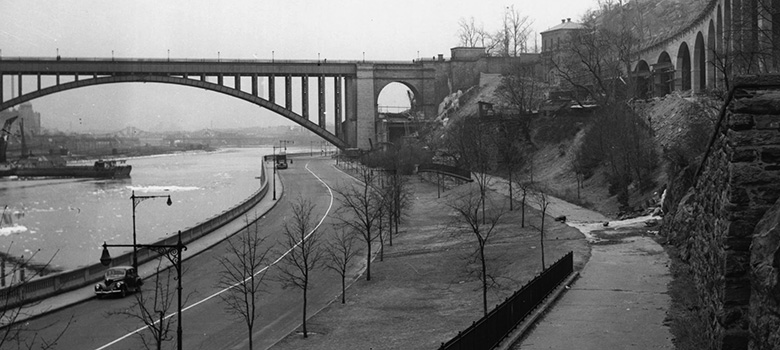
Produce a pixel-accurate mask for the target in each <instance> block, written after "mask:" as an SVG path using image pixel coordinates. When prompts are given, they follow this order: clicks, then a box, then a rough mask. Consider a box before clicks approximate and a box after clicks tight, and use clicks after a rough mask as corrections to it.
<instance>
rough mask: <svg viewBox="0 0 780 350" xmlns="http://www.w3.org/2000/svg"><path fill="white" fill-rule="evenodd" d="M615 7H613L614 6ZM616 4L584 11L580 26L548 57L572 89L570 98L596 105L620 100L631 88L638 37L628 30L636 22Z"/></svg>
mask: <svg viewBox="0 0 780 350" xmlns="http://www.w3.org/2000/svg"><path fill="white" fill-rule="evenodd" d="M616 8H617V10H616ZM621 8H622V7H621V6H620V5H617V4H612V3H611V2H610V3H609V4H605V5H603V6H602V7H601V8H600V9H599V10H597V11H591V12H589V13H588V14H586V16H585V18H584V20H583V22H584V23H583V27H584V28H583V29H581V30H577V31H575V32H573V33H572V34H571V36H570V37H569V38H568V39H567V40H566V43H565V44H564V45H562V47H564V48H565V49H561V50H557V51H556V52H555V53H554V54H553V55H552V58H551V60H550V63H551V64H552V65H553V67H554V68H555V71H556V74H557V75H558V77H559V78H560V80H562V81H563V82H564V83H565V84H566V85H568V87H570V88H572V89H574V90H575V94H574V96H573V97H574V99H575V100H576V101H577V102H578V103H580V104H584V100H592V101H595V102H596V103H597V104H598V105H600V106H607V105H614V104H620V103H622V101H625V100H627V99H628V98H630V96H628V95H627V93H626V92H628V91H634V88H633V81H632V79H630V78H629V77H627V76H626V74H625V73H624V72H630V71H631V63H632V61H633V57H634V54H635V53H636V52H637V50H638V49H639V45H640V41H639V38H638V36H637V34H635V32H634V31H633V30H632V29H633V27H634V26H635V25H636V23H634V21H633V20H632V17H631V16H630V14H629V13H627V12H624V11H622V10H620V9H621Z"/></svg>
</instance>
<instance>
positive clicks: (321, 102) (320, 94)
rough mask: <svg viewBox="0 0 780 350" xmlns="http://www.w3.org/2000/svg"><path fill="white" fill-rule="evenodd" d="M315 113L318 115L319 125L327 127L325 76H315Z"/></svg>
mask: <svg viewBox="0 0 780 350" xmlns="http://www.w3.org/2000/svg"><path fill="white" fill-rule="evenodd" d="M317 102H318V107H317V112H318V113H317V114H318V116H319V126H320V127H321V128H323V129H327V124H328V123H327V121H326V119H325V116H326V114H325V76H322V75H320V76H317Z"/></svg>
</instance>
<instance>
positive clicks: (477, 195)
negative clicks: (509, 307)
mask: <svg viewBox="0 0 780 350" xmlns="http://www.w3.org/2000/svg"><path fill="white" fill-rule="evenodd" d="M483 199H484V198H483V197H482V194H481V190H480V189H479V188H477V189H473V187H472V188H468V189H465V190H464V191H461V192H456V193H453V194H451V197H450V198H449V203H448V206H449V207H450V208H452V209H454V210H455V212H456V213H457V217H458V219H457V221H456V225H458V226H459V228H460V229H462V230H466V231H468V232H469V233H470V234H473V235H474V239H475V242H476V249H475V250H476V254H477V259H478V260H479V263H480V270H479V272H478V274H479V278H480V281H481V282H482V310H483V314H485V315H487V312H488V309H487V290H488V280H489V279H491V278H490V276H489V275H488V267H487V256H486V252H485V247H486V246H487V245H488V243H489V242H490V239H491V238H492V236H493V233H494V232H495V231H496V227H497V226H498V223H499V221H500V219H501V217H502V216H503V215H504V213H505V211H504V209H503V208H502V207H498V206H493V205H491V207H490V210H489V211H487V212H485V211H484V209H483V211H482V215H480V205H481V204H483Z"/></svg>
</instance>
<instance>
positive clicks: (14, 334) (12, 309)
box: [0, 242, 73, 350]
mask: <svg viewBox="0 0 780 350" xmlns="http://www.w3.org/2000/svg"><path fill="white" fill-rule="evenodd" d="M12 245H13V242H11V245H9V246H8V248H7V250H6V252H4V253H0V259H2V264H1V265H2V266H0V268H2V269H3V271H2V275H3V276H2V277H3V283H4V286H5V288H3V289H0V349H28V350H31V349H41V350H46V349H53V348H55V347H56V345H57V342H58V341H59V340H60V339H61V338H62V336H63V335H64V334H65V333H66V331H67V330H68V328H69V327H70V324H71V323H72V322H73V317H71V318H70V319H69V320H68V322H67V323H65V325H62V331H60V332H59V333H58V334H57V335H56V336H54V337H53V338H49V339H47V338H42V337H40V336H39V332H40V331H41V330H43V329H46V328H50V327H55V326H56V327H59V326H60V325H55V324H48V325H45V326H43V327H41V328H31V327H30V326H29V325H28V324H27V323H26V322H24V320H26V319H27V318H30V317H32V316H33V315H32V314H29V313H28V312H27V311H26V310H27V309H28V308H29V307H31V306H34V305H35V304H36V302H32V303H24V300H22V299H21V295H22V292H23V290H24V288H25V287H26V286H27V285H28V284H29V283H30V281H31V280H32V279H33V278H36V277H38V276H41V275H43V274H44V273H46V271H48V267H49V265H50V264H51V260H52V259H54V256H56V255H57V254H56V252H55V254H54V255H53V256H52V258H51V259H49V261H47V262H46V263H45V264H41V265H36V264H34V263H33V259H34V258H35V254H32V255H31V256H30V257H28V258H24V257H21V258H20V259H14V260H13V263H11V264H10V270H9V269H8V267H7V266H6V257H9V256H10V254H8V252H10V251H11V246H12ZM31 267H32V268H31ZM7 277H10V279H9V280H5V278H7Z"/></svg>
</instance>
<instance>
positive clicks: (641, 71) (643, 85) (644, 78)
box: [634, 60, 651, 99]
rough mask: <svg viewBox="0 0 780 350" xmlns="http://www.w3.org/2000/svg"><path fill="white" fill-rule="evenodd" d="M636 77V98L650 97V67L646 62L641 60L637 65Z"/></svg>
mask: <svg viewBox="0 0 780 350" xmlns="http://www.w3.org/2000/svg"><path fill="white" fill-rule="evenodd" d="M634 75H635V76H636V77H637V82H636V96H637V97H639V98H643V99H644V98H648V97H650V96H649V95H650V91H651V85H650V84H651V82H650V65H649V64H647V62H645V60H640V61H639V62H637V64H636V68H635V69H634Z"/></svg>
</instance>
